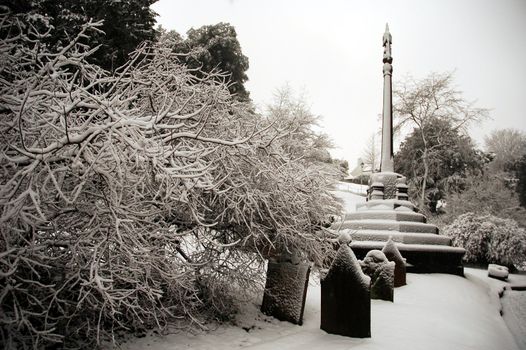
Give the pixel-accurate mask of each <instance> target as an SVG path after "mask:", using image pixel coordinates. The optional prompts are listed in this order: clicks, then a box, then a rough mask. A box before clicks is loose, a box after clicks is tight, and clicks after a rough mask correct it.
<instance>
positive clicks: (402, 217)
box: [345, 207, 427, 223]
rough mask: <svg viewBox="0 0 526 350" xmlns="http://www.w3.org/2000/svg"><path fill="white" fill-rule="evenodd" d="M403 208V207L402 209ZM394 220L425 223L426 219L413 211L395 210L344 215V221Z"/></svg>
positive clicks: (367, 211)
mask: <svg viewBox="0 0 526 350" xmlns="http://www.w3.org/2000/svg"><path fill="white" fill-rule="evenodd" d="M404 208H405V207H404ZM366 219H379V220H395V221H414V222H422V223H425V222H426V221H427V220H426V217H425V215H423V214H420V213H415V212H413V211H407V212H404V211H397V210H363V211H357V212H352V213H346V214H345V220H366Z"/></svg>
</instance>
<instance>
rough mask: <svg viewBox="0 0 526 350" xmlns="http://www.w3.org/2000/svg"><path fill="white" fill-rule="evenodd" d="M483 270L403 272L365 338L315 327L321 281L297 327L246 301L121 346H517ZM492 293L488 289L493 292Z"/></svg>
mask: <svg viewBox="0 0 526 350" xmlns="http://www.w3.org/2000/svg"><path fill="white" fill-rule="evenodd" d="M484 273H485V271H481V272H480V271H477V270H474V269H466V277H467V278H461V277H458V276H452V275H443V274H409V275H408V278H407V282H408V284H407V285H406V286H404V287H400V288H397V289H396V290H395V300H394V302H393V303H391V302H387V301H381V300H372V303H371V334H372V337H371V338H368V339H356V338H348V337H342V336H337V335H331V334H327V333H326V332H324V331H322V330H320V328H319V327H320V286H319V283H318V282H317V280H315V279H313V280H312V281H311V284H310V285H309V289H308V293H307V302H306V306H305V315H304V324H303V326H295V325H292V324H290V323H287V322H280V321H277V320H276V319H273V318H271V317H268V316H265V315H262V314H261V313H260V312H259V311H258V307H259V305H258V303H252V304H250V305H247V307H246V309H245V310H244V312H243V314H242V315H240V316H239V317H238V320H237V325H235V326H234V325H224V326H219V327H217V328H216V329H214V330H213V331H210V332H204V331H202V332H199V333H194V334H191V333H186V332H182V333H178V334H172V335H167V336H164V337H157V336H149V337H145V338H141V339H137V340H134V341H133V342H129V343H127V344H125V345H124V346H123V348H124V349H127V350H138V349H152V350H175V349H198V350H205V349H209V350H211V349H233V348H244V349H253V350H255V349H260V350H274V349H334V350H336V349H363V350H365V349H367V350H373V349H378V350H385V349H390V350H397V349H400V350H408V349H430V350H431V349H437V350H444V349H447V350H460V349H466V350H467V349H477V350H484V349H487V350H495V349H500V350H517V349H519V348H518V346H517V345H516V342H515V341H514V338H513V336H512V334H511V332H510V330H509V329H508V327H507V326H506V324H505V322H504V320H503V318H502V317H501V316H500V314H499V310H500V304H499V299H498V295H497V294H492V293H490V292H491V291H492V290H493V289H492V288H491V282H492V281H485V280H489V278H488V277H484V276H485V275H484ZM493 291H494V290H493Z"/></svg>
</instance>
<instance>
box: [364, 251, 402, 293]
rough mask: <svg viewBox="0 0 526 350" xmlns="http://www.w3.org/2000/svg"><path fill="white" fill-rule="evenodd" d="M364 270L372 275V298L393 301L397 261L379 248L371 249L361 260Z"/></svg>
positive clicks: (368, 274)
mask: <svg viewBox="0 0 526 350" xmlns="http://www.w3.org/2000/svg"><path fill="white" fill-rule="evenodd" d="M360 265H361V267H362V271H363V272H364V273H365V274H366V275H367V276H369V277H371V299H381V300H387V301H393V299H394V271H395V263H394V262H393V261H389V260H387V257H386V256H385V254H384V253H382V252H381V251H379V250H370V251H369V252H368V253H367V255H366V256H365V258H364V259H363V261H361V262H360Z"/></svg>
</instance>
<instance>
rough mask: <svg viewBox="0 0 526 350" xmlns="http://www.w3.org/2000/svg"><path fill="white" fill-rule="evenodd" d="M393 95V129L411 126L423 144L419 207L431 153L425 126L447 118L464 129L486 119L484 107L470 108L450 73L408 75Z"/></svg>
mask: <svg viewBox="0 0 526 350" xmlns="http://www.w3.org/2000/svg"><path fill="white" fill-rule="evenodd" d="M394 97H395V103H394V106H393V110H394V115H395V118H397V124H396V125H395V130H396V131H400V130H402V129H403V128H404V127H406V126H409V127H414V128H415V130H418V132H419V134H420V136H421V138H422V143H423V145H424V148H423V151H422V155H421V160H422V164H423V169H424V173H423V174H422V177H421V179H422V183H421V186H420V195H419V198H420V200H419V202H420V203H419V207H420V208H423V207H424V201H425V191H426V186H427V181H428V179H429V169H430V162H431V155H432V153H433V149H432V148H433V147H432V146H429V145H428V140H426V136H425V135H426V131H427V128H429V126H430V125H432V124H433V123H434V122H435V121H436V120H447V121H448V122H449V123H450V125H451V126H452V127H453V129H454V130H459V131H465V130H466V128H467V127H468V126H469V124H470V123H472V122H475V121H479V120H481V119H484V118H487V117H488V110H487V109H484V108H477V107H474V102H468V101H466V100H465V99H464V98H463V96H462V92H461V91H458V90H456V89H455V87H454V86H453V75H452V73H445V74H437V73H432V74H430V75H429V76H427V77H426V78H424V79H421V80H415V79H413V78H411V77H409V78H407V79H406V80H405V81H403V82H401V83H400V84H398V85H397V86H396V87H395V89H394ZM438 144H440V143H438Z"/></svg>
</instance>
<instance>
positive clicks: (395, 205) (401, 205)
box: [356, 199, 416, 211]
mask: <svg viewBox="0 0 526 350" xmlns="http://www.w3.org/2000/svg"><path fill="white" fill-rule="evenodd" d="M393 209H394V210H401V211H403V210H410V211H416V207H415V205H414V204H413V203H411V202H410V201H401V200H398V199H372V200H370V201H367V202H365V203H358V204H356V211H362V210H393Z"/></svg>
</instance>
